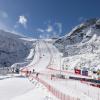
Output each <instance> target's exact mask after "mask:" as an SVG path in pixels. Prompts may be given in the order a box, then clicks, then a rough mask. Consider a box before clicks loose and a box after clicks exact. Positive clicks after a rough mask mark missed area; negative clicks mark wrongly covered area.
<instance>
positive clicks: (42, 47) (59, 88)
mask: <svg viewBox="0 0 100 100" xmlns="http://www.w3.org/2000/svg"><path fill="white" fill-rule="evenodd" d="M31 51H32V50H31ZM31 53H32V52H31ZM61 57H62V54H61V53H60V52H59V51H58V50H57V48H56V47H55V46H53V44H52V41H51V40H42V39H41V40H37V42H36V47H35V55H34V57H33V59H32V61H31V62H30V63H29V64H28V65H27V66H24V67H23V68H21V69H20V75H11V76H9V78H7V79H5V80H3V79H2V80H0V87H2V88H1V90H0V98H2V99H1V100H100V97H99V95H100V89H99V88H97V87H93V86H90V85H89V83H88V82H82V81H80V80H72V79H69V76H77V77H83V76H81V75H76V74H74V73H72V72H67V71H65V70H63V69H62V67H61V63H62V62H61V59H62V58H61ZM33 69H34V72H33ZM37 73H38V74H37ZM60 74H62V75H65V78H60V77H59V75H60ZM83 78H89V77H85V76H84V77H83ZM7 83H8V84H7ZM8 88H9V89H8ZM8 91H9V93H8ZM4 95H6V96H4Z"/></svg>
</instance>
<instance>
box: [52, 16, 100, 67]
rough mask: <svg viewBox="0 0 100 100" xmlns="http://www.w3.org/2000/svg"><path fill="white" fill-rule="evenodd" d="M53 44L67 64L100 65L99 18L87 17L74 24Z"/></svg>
mask: <svg viewBox="0 0 100 100" xmlns="http://www.w3.org/2000/svg"><path fill="white" fill-rule="evenodd" d="M54 45H55V46H56V47H57V48H58V49H59V50H60V51H61V52H63V56H64V57H66V59H65V61H64V62H66V63H67V65H68V66H70V67H72V68H74V67H84V66H86V67H90V66H91V67H93V68H94V67H95V66H96V68H97V66H100V62H99V59H100V19H99V18H93V19H89V20H87V21H85V22H84V23H82V24H80V25H78V26H76V27H75V28H73V29H72V30H71V32H69V33H68V34H66V35H65V36H63V37H61V38H59V39H58V40H57V41H55V43H54ZM72 60H73V63H72ZM99 68H100V67H99Z"/></svg>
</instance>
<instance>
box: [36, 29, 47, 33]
mask: <svg viewBox="0 0 100 100" xmlns="http://www.w3.org/2000/svg"><path fill="white" fill-rule="evenodd" d="M37 31H38V32H41V33H43V32H45V30H43V29H41V28H38V29H37Z"/></svg>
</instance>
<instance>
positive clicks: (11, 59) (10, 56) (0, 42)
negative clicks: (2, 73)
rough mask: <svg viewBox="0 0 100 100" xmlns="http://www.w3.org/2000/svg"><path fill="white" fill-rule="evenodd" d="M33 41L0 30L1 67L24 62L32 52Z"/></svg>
mask: <svg viewBox="0 0 100 100" xmlns="http://www.w3.org/2000/svg"><path fill="white" fill-rule="evenodd" d="M31 47H32V41H28V40H27V39H25V37H24V36H20V35H16V34H13V33H10V32H6V31H3V30H0V67H4V66H5V67H9V66H11V65H12V64H14V63H16V62H21V61H23V60H24V59H25V58H26V57H27V55H28V54H29V52H30V49H31Z"/></svg>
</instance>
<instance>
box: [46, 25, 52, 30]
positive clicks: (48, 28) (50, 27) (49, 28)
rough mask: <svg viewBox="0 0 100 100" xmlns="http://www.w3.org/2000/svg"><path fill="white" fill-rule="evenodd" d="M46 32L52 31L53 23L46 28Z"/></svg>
mask: <svg viewBox="0 0 100 100" xmlns="http://www.w3.org/2000/svg"><path fill="white" fill-rule="evenodd" d="M45 31H46V32H52V31H53V27H52V26H51V25H48V27H47V29H46V30H45Z"/></svg>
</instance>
